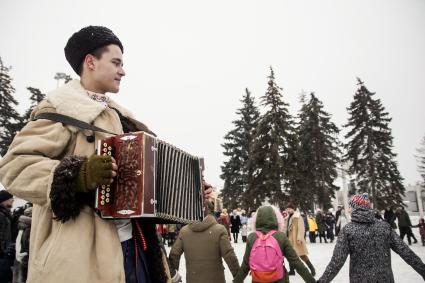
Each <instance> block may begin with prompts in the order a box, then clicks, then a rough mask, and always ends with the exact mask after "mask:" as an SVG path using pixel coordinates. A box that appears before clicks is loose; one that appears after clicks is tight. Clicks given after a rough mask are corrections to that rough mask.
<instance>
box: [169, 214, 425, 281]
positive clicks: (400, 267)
mask: <svg viewBox="0 0 425 283" xmlns="http://www.w3.org/2000/svg"><path fill="white" fill-rule="evenodd" d="M412 222H413V224H414V225H415V224H417V222H416V221H415V220H413V219H412ZM413 231H414V234H415V236H416V238H417V239H418V241H419V242H418V243H417V244H412V245H411V246H410V247H411V249H412V250H413V251H414V252H415V253H416V254H417V255H418V256H419V257H420V258H421V259H422V261H425V247H424V246H422V244H421V242H420V236H419V233H418V229H417V228H413ZM307 241H308V240H307ZM405 242H406V243H407V239H405ZM232 245H233V248H234V249H235V252H236V255H237V257H238V259H239V262H241V261H242V257H243V255H244V252H245V244H244V243H242V241H241V239H239V241H238V243H237V244H234V243H232ZM307 246H308V250H309V258H310V260H311V262H312V263H313V265H314V266H315V268H316V273H317V275H316V279H319V277H320V276H321V275H322V274H323V272H324V271H325V268H326V266H327V264H328V262H329V261H330V259H331V257H332V252H333V249H334V247H335V242H334V243H332V244H331V243H328V244H325V243H323V244H320V243H315V244H310V243H307ZM167 252H169V248H167ZM391 259H392V267H393V273H394V279H395V282H401V283H404V282H408V283H416V282H424V281H423V279H422V277H421V276H419V274H418V273H416V271H415V270H413V268H411V267H410V266H409V265H408V264H407V263H406V262H405V261H403V259H402V258H401V257H400V256H399V255H397V254H396V253H394V252H393V253H392V257H391ZM224 266H225V268H226V270H225V274H226V282H232V274H231V273H230V271H229V269H228V268H227V266H226V264H225V263H224ZM286 266H288V265H287V263H286ZM348 268H349V259H347V261H346V262H345V265H344V266H343V267H342V269H341V270H340V272H339V273H338V275H337V277H335V279H334V280H333V281H332V282H335V283H348V282H349V276H348ZM180 274H181V275H182V277H183V282H185V279H184V278H185V275H186V268H185V260H184V254H183V255H182V258H181V260H180ZM244 282H251V277H250V276H247V278H246V279H245V281H244ZM290 282H291V283H299V282H304V281H303V279H302V278H301V276H299V275H295V276H291V277H290Z"/></svg>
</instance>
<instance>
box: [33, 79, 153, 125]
mask: <svg viewBox="0 0 425 283" xmlns="http://www.w3.org/2000/svg"><path fill="white" fill-rule="evenodd" d="M108 106H109V108H114V109H117V110H118V111H119V112H120V113H121V114H122V115H123V116H125V117H127V118H129V119H130V120H131V121H132V122H133V123H134V124H136V125H137V127H138V128H141V129H143V130H145V129H146V130H145V131H149V130H147V129H148V128H147V127H146V125H144V124H143V123H141V122H139V121H136V120H135V119H134V117H133V115H132V114H131V113H130V112H129V111H128V110H127V109H125V108H123V107H121V106H119V105H118V104H117V103H116V102H115V101H113V100H112V99H109V102H108ZM104 110H105V107H104V106H103V105H101V104H100V103H98V102H96V101H94V100H92V99H91V98H90V97H89V96H88V95H87V93H86V90H85V89H84V88H83V86H82V85H81V82H80V81H79V80H72V81H70V82H68V83H66V84H64V85H63V86H61V87H59V88H57V89H55V90H53V91H51V92H49V93H47V95H46V99H45V100H43V101H42V102H40V104H39V105H37V106H36V107H35V108H34V110H33V112H32V113H31V119H33V118H34V117H35V116H36V115H37V114H40V113H44V112H56V113H59V114H63V115H66V116H70V117H72V118H75V119H78V120H81V121H83V122H86V123H89V124H91V123H92V122H93V121H94V120H95V119H96V118H97V117H98V116H99V115H100V114H101V113H102V112H103V111H104ZM68 128H69V129H70V130H71V131H72V132H77V131H79V129H77V128H75V127H72V126H68Z"/></svg>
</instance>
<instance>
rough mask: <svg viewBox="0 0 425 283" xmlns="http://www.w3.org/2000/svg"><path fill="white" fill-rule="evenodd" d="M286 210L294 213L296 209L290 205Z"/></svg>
mask: <svg viewBox="0 0 425 283" xmlns="http://www.w3.org/2000/svg"><path fill="white" fill-rule="evenodd" d="M286 212H288V214H293V213H294V209H293V208H291V207H288V208H287V209H286Z"/></svg>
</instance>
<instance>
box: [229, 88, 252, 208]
mask: <svg viewBox="0 0 425 283" xmlns="http://www.w3.org/2000/svg"><path fill="white" fill-rule="evenodd" d="M245 92H246V94H245V96H244V97H243V99H242V100H241V102H242V104H243V106H242V108H240V109H238V111H237V112H236V114H237V115H238V116H239V119H238V120H235V121H233V124H234V126H235V128H234V129H233V130H231V131H229V132H228V133H227V134H226V136H225V137H224V139H225V140H226V141H225V143H224V144H223V145H222V146H223V147H224V150H225V151H224V155H225V156H226V157H228V160H227V161H226V162H224V165H223V166H222V167H221V169H222V172H223V173H222V174H221V178H222V179H223V180H224V187H223V189H222V191H221V196H222V197H223V204H224V206H225V207H228V208H235V207H238V206H241V205H243V206H244V207H245V205H246V201H245V198H244V194H245V191H246V187H247V182H248V172H247V164H246V162H247V160H248V157H249V155H250V148H251V142H252V139H253V131H254V129H255V127H256V126H257V122H258V117H259V116H260V112H259V111H258V108H257V107H256V106H255V101H254V98H253V97H252V96H251V93H250V92H249V91H248V89H245Z"/></svg>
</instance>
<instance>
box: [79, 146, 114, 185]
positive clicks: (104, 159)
mask: <svg viewBox="0 0 425 283" xmlns="http://www.w3.org/2000/svg"><path fill="white" fill-rule="evenodd" d="M111 178H112V159H111V156H109V155H106V156H100V155H96V154H93V155H92V156H90V157H89V159H87V160H86V161H84V163H83V164H82V165H81V168H80V172H79V174H78V182H77V191H78V192H89V191H92V190H94V189H96V188H97V187H98V186H100V185H109V184H110V181H111Z"/></svg>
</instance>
